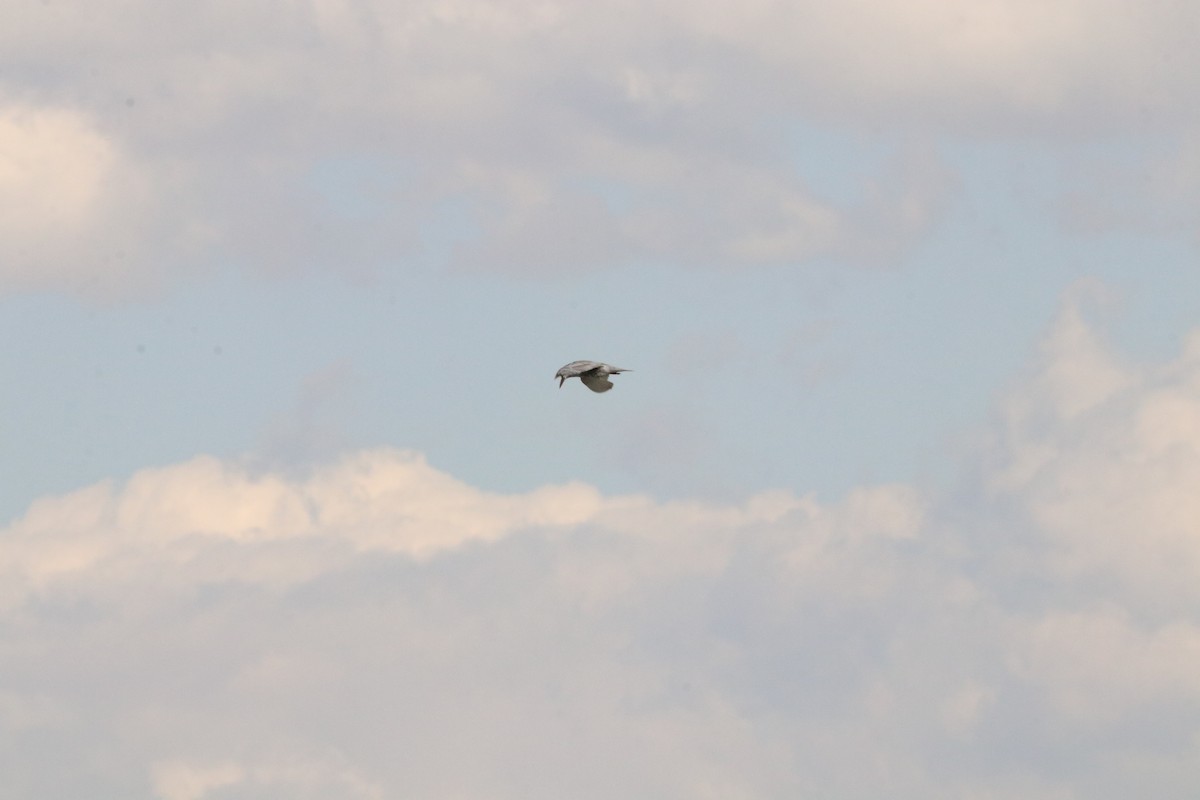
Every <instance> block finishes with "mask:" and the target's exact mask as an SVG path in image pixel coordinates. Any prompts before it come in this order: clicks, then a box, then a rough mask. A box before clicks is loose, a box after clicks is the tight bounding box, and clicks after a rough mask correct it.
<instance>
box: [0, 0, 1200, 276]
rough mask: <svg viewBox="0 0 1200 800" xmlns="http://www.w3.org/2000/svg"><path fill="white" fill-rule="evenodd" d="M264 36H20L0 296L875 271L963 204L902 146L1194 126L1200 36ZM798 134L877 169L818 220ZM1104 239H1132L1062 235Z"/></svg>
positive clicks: (686, 28) (4, 140)
mask: <svg viewBox="0 0 1200 800" xmlns="http://www.w3.org/2000/svg"><path fill="white" fill-rule="evenodd" d="M269 8H270V10H269V11H267V10H266V9H267V7H262V8H248V7H246V6H245V5H244V4H236V3H226V2H217V3H209V4H206V5H205V6H204V7H203V8H185V7H178V8H175V7H173V8H172V10H171V12H170V14H164V12H163V8H162V7H161V5H159V4H155V3H148V2H144V0H133V1H132V2H129V1H124V0H123V1H122V2H95V3H89V4H78V3H71V2H62V3H51V4H40V5H38V4H34V5H30V6H28V7H26V8H25V9H24V10H23V11H22V12H21V13H19V14H17V15H15V18H14V19H12V20H10V24H7V25H5V30H4V31H3V32H0V46H2V47H3V48H4V51H5V53H7V54H8V60H9V63H10V64H11V67H10V68H9V69H6V71H5V73H4V75H2V76H0V152H3V153H4V154H5V155H4V160H3V161H0V204H2V207H3V208H4V210H5V211H4V214H2V215H0V217H3V222H0V225H3V226H4V227H3V232H4V233H5V236H4V237H3V245H0V248H2V249H0V264H2V265H3V266H2V267H0V290H5V291H25V290H45V289H52V290H64V291H72V292H76V293H82V294H86V295H89V296H102V297H104V296H108V297H112V296H123V295H127V294H129V293H133V292H137V291H145V290H147V289H151V288H153V287H154V286H156V285H158V284H159V283H161V282H163V281H166V280H168V279H170V280H178V279H179V276H180V275H188V274H194V273H196V272H197V271H202V270H205V269H214V268H215V265H230V264H234V265H240V266H243V267H246V268H251V269H256V270H260V271H261V270H267V271H272V272H281V271H283V272H286V271H290V270H296V269H311V268H330V267H331V266H332V265H341V266H338V267H336V268H344V269H348V270H350V271H351V272H357V273H362V272H369V271H371V270H374V269H380V268H384V267H389V266H392V265H395V264H396V263H397V262H399V261H402V260H404V259H405V258H407V257H409V256H411V255H413V254H414V252H416V251H417V249H418V248H425V249H426V250H427V251H429V252H434V253H437V254H438V257H439V258H443V259H445V260H446V261H447V262H448V263H450V264H452V265H454V266H456V267H457V268H461V269H485V270H500V271H505V272H509V273H514V274H521V275H527V276H541V277H544V276H552V275H560V274H563V273H570V272H578V271H581V270H591V269H598V268H601V267H604V266H607V265H613V264H627V263H636V262H639V261H645V260H654V261H659V262H666V263H674V264H683V265H698V264H707V265H719V266H722V267H747V266H754V265H773V264H775V265H777V264H793V263H798V262H803V261H806V260H810V259H816V258H820V259H834V260H841V261H846V262H850V263H864V262H865V263H887V262H889V261H891V260H894V259H895V258H897V257H898V256H899V255H901V254H903V253H904V252H906V251H907V249H908V248H909V247H911V246H912V245H913V244H914V243H916V242H919V241H920V240H921V239H922V238H923V237H924V236H925V235H926V234H927V233H928V232H929V231H930V230H931V228H932V226H934V225H936V223H937V221H938V219H939V218H940V217H941V215H942V212H943V211H944V209H945V208H946V206H947V203H948V202H949V200H950V199H951V198H952V197H953V196H954V193H955V185H956V184H955V176H954V175H953V172H952V171H951V170H950V169H949V168H948V167H946V166H945V165H943V164H942V163H941V161H940V159H939V158H938V154H937V153H936V151H935V150H934V149H932V148H931V147H929V146H927V145H925V146H920V147H916V148H915V149H914V148H913V147H911V142H912V141H917V142H929V141H931V140H932V139H933V138H934V137H958V138H963V139H966V140H973V141H994V140H997V139H1008V140H1011V141H1018V142H1021V141H1028V140H1031V139H1032V140H1037V141H1044V142H1049V143H1054V142H1067V143H1070V144H1072V145H1074V144H1077V143H1078V142H1080V141H1104V140H1105V139H1106V137H1113V136H1124V135H1130V134H1133V135H1141V134H1144V133H1147V132H1153V133H1154V135H1155V136H1160V137H1161V136H1166V137H1167V138H1168V139H1171V138H1178V137H1179V136H1180V135H1181V133H1183V134H1186V133H1187V132H1188V131H1192V130H1194V126H1195V123H1196V119H1195V111H1196V108H1197V103H1196V100H1197V97H1196V89H1195V85H1194V81H1192V80H1191V79H1190V76H1191V75H1192V74H1194V73H1195V71H1196V69H1197V68H1198V67H1200V64H1197V56H1196V52H1195V48H1193V47H1191V46H1190V39H1188V38H1187V37H1186V34H1185V33H1184V32H1185V31H1189V30H1193V29H1194V28H1195V25H1196V23H1197V21H1198V20H1197V18H1196V17H1197V13H1196V11H1195V9H1194V8H1193V7H1192V5H1191V4H1188V3H1178V2H1167V1H1166V0H1164V1H1163V2H1150V3H1130V2H1121V1H1119V0H1111V1H1110V2H1103V3H1099V4H1097V3H1084V2H1068V3H1056V4H1054V6H1053V8H1047V7H1046V6H1045V4H1043V3H1034V2H1011V0H1005V1H1004V2H1000V1H999V0H997V1H996V2H980V3H973V4H971V5H970V6H947V5H946V4H944V3H936V2H925V3H917V4H915V5H914V4H913V3H898V2H892V1H891V0H858V1H857V2H852V3H843V4H839V5H838V6H837V7H836V8H835V7H830V6H828V5H827V4H821V3H778V2H770V1H769V0H767V1H764V2H756V3H750V4H748V5H747V4H743V5H741V6H739V7H738V9H737V11H736V13H735V12H731V11H730V9H729V8H728V7H727V6H726V5H724V4H722V3H714V2H700V3H678V2H668V1H665V0H664V1H663V2H656V3H652V4H645V3H624V4H616V5H614V4H607V5H605V6H604V7H603V8H590V7H582V6H579V5H578V4H569V3H557V2H545V1H544V0H512V1H511V2H503V3H488V4H482V3H477V2H453V1H448V0H424V1H423V2H412V3H404V4H399V5H397V4H394V3H387V2H378V1H376V0H359V1H358V2H348V1H347V2H337V1H336V0H330V1H328V2H314V3H282V4H273V5H272V6H270V7H269ZM813 127H816V128H819V129H821V130H823V131H828V132H832V133H833V134H835V135H836V136H837V137H838V138H839V139H840V140H843V141H847V142H858V143H859V146H861V147H862V148H863V151H864V153H866V152H870V153H871V158H870V159H869V160H872V161H876V160H879V159H878V158H877V157H876V154H875V153H874V151H876V150H882V151H883V152H884V153H885V155H887V154H890V161H889V158H888V157H885V158H884V159H882V161H883V162H887V163H886V166H884V167H882V168H879V169H874V168H868V171H867V174H866V175H865V176H864V177H860V178H856V179H855V180H856V181H858V184H857V185H854V186H852V187H850V188H851V190H852V191H851V194H853V195H854V197H855V198H856V199H851V200H842V201H838V202H834V201H833V200H831V199H829V198H828V197H826V196H824V195H823V194H822V193H821V192H820V191H818V190H817V189H816V188H814V186H813V181H812V179H811V177H810V176H809V175H807V174H806V173H805V171H804V170H802V169H800V168H798V167H797V164H796V159H795V152H796V149H797V148H808V147H810V145H809V143H808V141H807V139H806V138H805V135H804V131H805V130H806V129H810V128H813ZM871 131H874V132H875V133H871ZM1186 157H1187V152H1183V154H1182V155H1181V156H1180V158H1186ZM1156 169H1157V170H1158V171H1159V172H1162V173H1163V174H1170V170H1171V168H1170V166H1169V164H1164V165H1159V166H1156ZM1114 180H1121V181H1122V182H1123V183H1124V182H1126V181H1125V180H1124V179H1123V178H1120V176H1117V177H1116V178H1114ZM1168 189H1169V187H1166V188H1162V187H1160V188H1156V189H1154V191H1153V192H1151V193H1150V194H1151V195H1152V196H1153V197H1155V198H1159V201H1160V203H1161V202H1163V200H1162V198H1168V197H1172V196H1174V194H1172V192H1170V191H1168ZM1189 197H1190V195H1189ZM1193 199H1194V198H1193ZM1193 205H1194V204H1193ZM1105 213H1118V214H1121V215H1125V216H1127V214H1128V213H1133V212H1132V210H1131V209H1125V210H1124V211H1121V210H1120V209H1118V210H1116V211H1115V212H1114V211H1112V210H1108V211H1106V210H1104V209H1091V208H1078V209H1075V210H1074V211H1072V212H1071V214H1072V215H1073V217H1072V218H1073V219H1074V218H1078V219H1077V223H1078V224H1087V220H1091V219H1093V218H1095V217H1097V215H1101V216H1103V215H1104V214H1105ZM1140 213H1144V212H1140ZM1185 216H1186V215H1185Z"/></svg>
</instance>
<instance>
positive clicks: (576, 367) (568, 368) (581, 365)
mask: <svg viewBox="0 0 1200 800" xmlns="http://www.w3.org/2000/svg"><path fill="white" fill-rule="evenodd" d="M598 366H600V365H599V364H598V363H597V362H595V361H572V362H571V363H570V364H566V365H565V366H563V368H562V369H560V370H559V371H558V373H557V374H559V375H565V376H567V377H568V378H574V377H575V376H576V375H580V374H582V373H584V372H587V371H588V370H589V369H595V368H596V367H598Z"/></svg>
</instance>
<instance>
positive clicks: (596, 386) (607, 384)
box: [579, 369, 613, 392]
mask: <svg viewBox="0 0 1200 800" xmlns="http://www.w3.org/2000/svg"><path fill="white" fill-rule="evenodd" d="M579 380H581V381H583V385H584V386H586V387H588V388H589V389H591V390H592V391H593V392H607V391H608V390H609V389H611V388H612V387H613V385H612V381H610V380H609V379H608V378H606V377H605V376H604V373H603V372H601V371H600V370H597V369H590V370H588V371H587V372H585V373H583V374H582V375H580V376H579Z"/></svg>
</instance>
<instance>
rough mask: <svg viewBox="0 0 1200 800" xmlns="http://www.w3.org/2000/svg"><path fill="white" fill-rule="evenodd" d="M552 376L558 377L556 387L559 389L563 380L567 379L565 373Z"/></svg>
mask: <svg viewBox="0 0 1200 800" xmlns="http://www.w3.org/2000/svg"><path fill="white" fill-rule="evenodd" d="M554 377H556V378H558V388H560V389H561V388H562V385H563V381H565V380H566V379H567V376H566V375H555V376H554Z"/></svg>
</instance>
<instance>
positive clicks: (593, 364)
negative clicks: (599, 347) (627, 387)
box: [554, 361, 633, 392]
mask: <svg viewBox="0 0 1200 800" xmlns="http://www.w3.org/2000/svg"><path fill="white" fill-rule="evenodd" d="M622 372H633V370H631V369H625V368H624V367H614V366H612V365H610V364H604V363H601V362H599V361H572V362H571V363H570V364H567V365H566V366H565V367H563V368H562V369H560V370H559V371H558V372H556V373H554V377H556V378H558V388H560V389H561V388H562V385H563V383H564V382H566V380H567V378H579V380H581V381H583V385H584V386H586V387H588V388H589V389H591V390H592V391H593V392H607V391H608V390H609V389H611V388H612V387H613V385H612V381H610V380H609V379H608V376H609V375H617V374H619V373H622Z"/></svg>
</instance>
